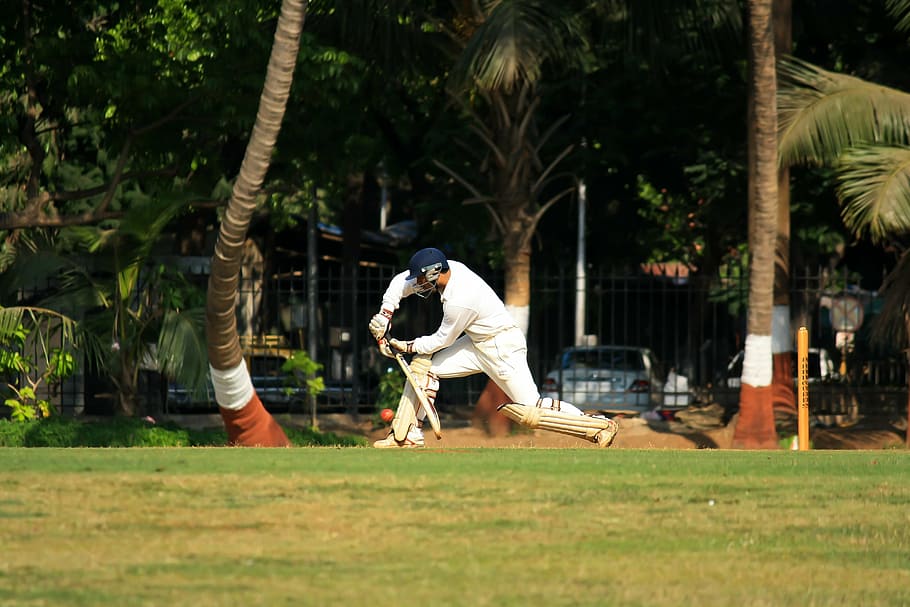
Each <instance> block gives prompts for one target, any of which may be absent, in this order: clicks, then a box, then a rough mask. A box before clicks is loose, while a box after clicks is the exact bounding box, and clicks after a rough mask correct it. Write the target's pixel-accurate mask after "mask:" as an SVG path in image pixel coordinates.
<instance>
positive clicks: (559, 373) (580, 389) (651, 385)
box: [541, 346, 663, 413]
mask: <svg viewBox="0 0 910 607" xmlns="http://www.w3.org/2000/svg"><path fill="white" fill-rule="evenodd" d="M554 366H555V367H556V368H555V369H554V370H552V371H550V372H549V373H547V376H546V378H545V379H544V381H543V386H542V387H541V396H544V397H549V398H555V399H559V400H565V401H568V402H570V403H572V404H573V405H575V406H576V407H578V408H579V409H582V410H585V411H591V410H598V411H604V412H614V411H615V412H632V413H641V412H644V411H650V410H652V409H655V408H659V407H660V406H661V405H662V389H663V382H662V381H661V378H660V376H659V370H658V364H657V362H656V359H655V357H654V354H653V353H652V352H651V350H649V349H647V348H635V347H629V346H575V347H571V348H566V349H565V350H563V351H562V352H561V353H560V355H559V356H558V358H557V361H556V365H554Z"/></svg>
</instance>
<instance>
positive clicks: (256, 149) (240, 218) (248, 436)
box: [206, 0, 307, 447]
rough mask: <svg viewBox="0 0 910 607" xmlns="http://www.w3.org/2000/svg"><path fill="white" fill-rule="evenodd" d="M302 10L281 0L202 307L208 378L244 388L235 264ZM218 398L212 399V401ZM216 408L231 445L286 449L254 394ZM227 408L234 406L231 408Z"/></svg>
mask: <svg viewBox="0 0 910 607" xmlns="http://www.w3.org/2000/svg"><path fill="white" fill-rule="evenodd" d="M306 8H307V3H306V1H305V0H282V3H281V14H280V15H279V17H278V25H277V28H276V30H275V41H274V44H273V46H272V54H271V57H270V59H269V65H268V69H267V70H266V76H265V84H264V86H263V90H262V97H261V99H260V103H259V112H258V113H257V115H256V122H255V124H254V125H253V132H252V134H251V135H250V140H249V143H248V144H247V148H246V153H245V154H244V157H243V163H242V164H241V166H240V174H239V175H238V176H237V180H236V181H235V183H234V188H233V191H232V192H231V199H230V201H229V202H228V206H227V209H226V210H225V213H224V218H223V219H222V221H221V227H220V230H219V233H218V241H217V242H216V244H215V254H214V255H213V256H212V266H211V275H210V278H209V290H208V297H207V301H206V330H207V340H208V341H207V346H208V355H209V364H210V365H211V367H212V369H213V372H214V371H227V370H232V369H238V370H240V372H241V373H245V374H246V380H247V382H248V381H249V370H248V369H247V368H246V365H245V363H244V360H243V352H242V350H241V348H240V338H239V336H238V334H237V315H236V303H235V302H236V297H237V285H238V282H239V278H240V260H241V257H242V254H243V244H244V242H245V240H246V234H247V231H248V229H249V225H250V219H251V217H252V215H253V212H254V211H255V209H256V205H257V202H258V200H257V194H258V193H259V189H260V188H261V186H262V182H263V180H264V179H265V174H266V172H267V171H268V168H269V162H270V158H271V155H272V151H273V149H274V147H275V142H276V140H277V139H278V134H279V132H280V131H281V121H282V119H283V118H284V112H285V108H286V105H287V99H288V96H289V95H290V90H291V84H292V82H293V79H294V68H295V67H296V65H297V54H298V52H299V49H300V35H301V32H302V31H303V22H304V18H305V16H306ZM218 396H219V395H218V394H217V393H216V398H217V397H218ZM218 404H219V410H220V411H221V417H222V420H223V421H224V425H225V429H226V430H227V432H228V440H229V442H230V443H231V444H235V445H239V446H263V447H280V446H287V445H288V444H289V443H288V439H287V436H286V435H285V433H284V431H283V430H282V429H281V427H280V426H279V425H278V424H277V422H275V420H274V418H272V416H271V415H270V414H269V413H268V411H266V410H265V408H264V407H263V406H262V402H261V401H260V400H259V397H258V396H257V395H256V394H255V393H254V394H253V396H252V397H251V398H250V400H249V401H248V402H246V403H243V404H242V405H241V406H240V408H229V407H226V406H225V405H228V404H229V403H226V402H219V403H218ZM233 404H235V403H231V405H233Z"/></svg>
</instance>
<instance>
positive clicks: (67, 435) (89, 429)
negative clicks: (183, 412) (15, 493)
mask: <svg viewBox="0 0 910 607" xmlns="http://www.w3.org/2000/svg"><path fill="white" fill-rule="evenodd" d="M285 432H286V433H287V435H288V439H289V440H290V441H291V444H292V445H294V446H295V447H308V446H323V445H325V446H332V445H339V446H345V447H356V446H363V445H366V439H364V438H362V437H349V436H339V435H336V434H333V433H331V432H326V433H322V432H318V431H316V430H313V429H312V428H298V427H288V428H285ZM226 444H227V432H225V431H224V429H223V428H210V429H203V430H195V429H188V428H181V427H180V426H178V425H177V424H175V423H174V422H164V423H161V424H156V423H154V422H150V421H147V420H144V419H138V418H134V417H114V418H110V419H105V420H100V421H90V422H89V421H83V420H77V419H72V418H62V417H51V418H47V419H34V420H27V421H24V422H13V421H10V420H0V447H223V446H224V445H226Z"/></svg>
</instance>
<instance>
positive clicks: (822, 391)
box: [52, 263, 906, 413]
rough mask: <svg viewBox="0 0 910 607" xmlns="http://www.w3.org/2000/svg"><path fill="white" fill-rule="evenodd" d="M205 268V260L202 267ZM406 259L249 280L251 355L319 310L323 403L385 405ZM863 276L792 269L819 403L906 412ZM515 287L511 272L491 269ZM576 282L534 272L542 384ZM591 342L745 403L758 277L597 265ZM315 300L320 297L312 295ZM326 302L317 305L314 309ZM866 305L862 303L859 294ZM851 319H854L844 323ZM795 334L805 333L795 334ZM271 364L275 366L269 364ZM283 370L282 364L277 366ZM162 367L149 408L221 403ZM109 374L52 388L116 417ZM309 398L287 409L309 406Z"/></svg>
mask: <svg viewBox="0 0 910 607" xmlns="http://www.w3.org/2000/svg"><path fill="white" fill-rule="evenodd" d="M200 271H201V272H204V271H205V268H204V267H203V268H201V269H200ZM398 271H400V268H393V267H388V266H380V265H371V266H361V267H358V268H357V269H356V270H354V271H353V272H351V273H346V272H345V271H343V269H342V267H341V266H340V265H339V264H337V263H331V264H323V265H322V266H321V267H320V268H319V273H318V278H317V280H316V281H315V287H316V288H315V292H314V293H312V294H311V293H310V289H309V288H308V284H309V281H308V280H307V276H306V272H305V271H299V270H297V269H294V268H288V269H285V268H281V269H278V270H276V271H274V272H273V273H272V274H271V275H270V276H267V277H264V278H263V279H262V280H261V281H256V282H253V283H245V284H244V285H243V286H244V287H245V288H243V289H242V291H241V293H240V294H239V300H238V302H239V303H238V327H239V328H240V331H241V337H242V340H243V343H244V345H245V348H246V351H247V354H248V356H250V357H254V356H261V357H263V358H262V360H260V361H258V364H259V366H260V367H262V366H263V364H273V365H274V366H275V367H278V366H279V365H280V361H281V356H282V355H283V354H284V353H287V352H290V351H293V350H297V349H303V350H309V349H310V339H309V336H310V334H311V331H310V327H309V320H308V319H309V318H310V317H314V318H315V319H316V322H315V324H316V326H315V327H314V331H312V333H313V334H314V336H315V359H316V360H317V361H318V362H320V363H321V364H322V365H323V366H324V369H323V377H324V379H325V382H326V385H327V390H326V392H325V393H324V394H323V395H321V396H320V397H319V399H317V404H318V407H319V411H321V412H339V411H345V412H369V411H373V410H374V406H375V405H374V403H375V402H376V399H377V393H378V386H379V382H380V378H381V377H382V376H383V375H384V374H385V373H388V372H396V368H395V366H394V365H392V364H391V362H392V361H390V360H389V359H387V358H384V357H383V356H381V355H380V354H379V352H378V351H377V349H376V345H375V342H374V341H373V339H372V337H371V336H370V334H369V331H368V330H367V323H368V322H369V319H370V317H371V316H372V315H373V314H374V313H375V312H376V311H377V310H378V308H379V304H380V302H381V299H382V294H383V292H384V290H385V288H386V286H387V285H388V282H389V281H390V280H391V278H392V277H393V276H394V275H395V274H396V273H397V272H398ZM847 276H849V273H848V272H847V271H843V273H837V274H835V275H831V274H830V273H828V272H826V271H825V270H823V269H814V270H811V271H809V270H801V271H799V272H797V273H794V275H793V277H792V284H791V291H790V304H791V311H792V317H793V323H792V326H793V330H794V332H795V330H796V328H797V327H799V326H806V327H807V328H808V329H809V335H810V341H811V345H812V346H813V347H817V348H823V349H826V350H827V351H828V352H829V353H830V356H831V359H832V361H833V364H834V365H835V368H836V369H837V371H838V372H839V374H841V376H840V377H839V379H837V380H836V381H834V380H832V381H830V382H828V383H827V384H825V385H824V386H822V385H819V386H815V387H814V390H815V392H816V393H817V394H819V396H818V401H817V402H818V403H819V406H821V407H822V408H823V409H830V410H832V411H841V410H843V411H850V410H852V411H855V410H856V409H857V408H864V410H866V411H870V412H871V411H874V412H882V411H889V410H896V411H905V410H906V405H905V403H906V363H905V360H904V357H903V356H902V355H901V354H900V353H899V352H888V351H882V350H880V349H876V348H874V347H872V345H871V344H870V342H869V340H868V327H869V325H870V324H871V322H872V319H873V317H874V316H875V313H876V311H877V310H879V309H880V304H881V301H880V298H878V297H877V296H876V294H875V293H871V292H864V291H860V290H858V289H854V288H847V287H846V285H847V280H846V278H847ZM487 278H488V281H489V282H490V284H491V285H492V286H493V288H494V289H495V290H497V291H498V292H500V293H502V289H501V286H502V284H501V283H502V280H501V276H500V275H496V274H491V275H489V276H487ZM578 293H579V288H578V286H577V281H576V277H575V276H574V275H573V274H569V273H559V274H555V275H541V274H533V275H532V277H531V306H530V316H529V326H528V359H529V365H530V367H531V370H532V372H533V373H534V375H535V378H537V380H538V382H541V381H542V378H543V377H545V375H546V374H547V372H548V371H550V370H551V369H553V368H554V367H555V364H556V363H555V361H556V359H557V357H558V356H559V354H560V352H561V351H562V350H563V349H564V348H566V347H568V346H571V345H573V342H574V341H575V337H574V336H575V334H576V327H575V302H576V297H577V295H578ZM584 293H585V294H586V297H585V300H586V306H585V308H586V319H585V327H584V333H585V334H586V335H587V336H589V337H587V339H588V340H589V341H591V342H596V343H599V344H612V345H624V346H637V347H646V348H649V349H650V350H652V351H653V352H654V353H655V355H656V357H657V359H658V360H659V361H660V371H661V373H663V374H666V373H667V372H668V371H669V370H670V369H673V370H674V371H675V372H676V373H679V374H682V375H684V376H686V377H687V378H688V384H689V387H690V389H691V392H692V394H693V396H694V397H695V398H696V399H697V400H701V401H706V402H722V403H725V404H732V405H735V403H736V401H737V400H738V389H737V388H735V387H731V385H730V383H731V382H728V381H727V380H728V377H729V376H730V374H731V373H732V372H733V371H731V370H730V369H728V365H729V363H730V361H731V359H732V358H733V357H734V356H735V355H736V353H737V352H738V351H740V350H741V349H742V347H743V342H744V340H745V334H746V309H747V306H746V303H747V295H748V280H747V279H746V278H745V272H744V271H743V269H742V268H739V267H728V268H725V269H724V271H721V272H718V273H715V274H713V275H711V276H703V275H697V274H689V273H688V272H686V271H685V270H684V269H681V270H667V269H666V268H657V269H655V268H650V267H648V268H642V267H637V268H633V269H626V270H612V269H609V270H608V269H593V270H589V271H588V272H587V277H586V281H585V286H584ZM311 295H312V297H311ZM311 301H314V302H315V308H316V309H315V311H314V312H315V313H314V314H311V313H310V310H309V309H308V305H309V304H310V302H311ZM844 301H849V302H852V305H859V306H860V307H861V309H862V311H863V313H864V319H863V321H862V324H861V326H859V327H856V328H855V330H853V331H843V330H839V329H843V328H844V327H843V326H841V325H842V324H843V319H842V318H841V317H840V316H843V315H840V316H839V315H838V313H837V312H838V306H839V305H842V302H844ZM857 302H858V303H857ZM440 320H441V306H440V304H439V301H438V299H436V298H435V296H434V297H431V298H430V299H429V300H422V299H420V298H417V297H411V298H407V299H405V300H403V301H402V303H401V308H400V309H399V310H398V312H397V313H396V314H395V316H394V319H393V326H392V334H393V335H394V336H396V337H400V338H411V337H416V336H419V335H423V334H426V333H430V332H432V331H434V330H435V328H436V327H437V326H438V324H439V322H440ZM839 323H840V324H839ZM794 341H795V340H794ZM266 360H269V361H271V362H270V363H265V362H263V361H266ZM264 373H266V374H270V375H272V376H274V375H276V374H278V373H280V371H279V370H278V369H277V368H275V369H271V370H269V369H265V371H264ZM485 385H486V378H485V377H483V376H475V377H470V378H465V379H458V380H446V381H445V382H444V383H443V386H442V389H441V390H440V393H439V400H438V406H439V408H440V410H441V411H443V412H446V411H454V410H455V409H457V408H460V407H464V408H469V407H471V406H472V405H473V403H474V402H475V401H476V400H477V397H478V396H479V394H480V392H481V391H482V390H483V388H484V386H485ZM168 387H169V386H168V383H167V382H166V381H164V380H163V379H162V378H161V377H159V376H157V374H155V373H154V372H152V371H149V372H146V373H144V375H143V390H144V399H145V402H146V404H147V406H146V408H147V410H149V411H159V412H160V411H163V412H187V411H189V410H193V411H205V410H210V411H214V410H215V408H214V405H213V404H211V403H208V404H206V403H186V402H178V401H176V400H174V399H173V398H172V393H173V386H171V390H169V389H168ZM103 392H104V388H103V386H101V385H100V384H98V380H97V378H90V377H86V376H84V375H78V376H77V377H75V378H73V379H71V380H69V381H68V382H67V383H66V384H65V385H64V386H62V387H61V389H60V390H59V392H58V393H57V394H54V395H53V396H52V399H53V402H54V403H56V404H57V405H58V407H59V408H60V409H61V410H63V411H64V412H69V413H82V412H89V413H91V412H103V411H104V405H103V403H102V404H99V401H98V399H99V398H100V397H99V394H102V393H103ZM304 401H305V399H303V398H301V399H290V400H288V401H286V402H284V403H281V406H282V407H284V408H285V409H286V410H293V409H294V408H298V409H299V412H305V411H306V410H307V409H306V405H305V403H304Z"/></svg>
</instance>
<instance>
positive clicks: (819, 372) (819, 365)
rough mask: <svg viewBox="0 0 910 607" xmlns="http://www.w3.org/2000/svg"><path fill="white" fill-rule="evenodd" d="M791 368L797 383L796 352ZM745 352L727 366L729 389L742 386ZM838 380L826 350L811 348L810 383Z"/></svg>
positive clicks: (734, 357) (793, 354) (725, 380)
mask: <svg viewBox="0 0 910 607" xmlns="http://www.w3.org/2000/svg"><path fill="white" fill-rule="evenodd" d="M790 356H791V368H792V369H793V381H794V382H795V381H796V374H797V373H798V372H799V368H798V366H797V364H796V363H797V361H796V352H790ZM744 357H745V351H744V350H740V351H739V352H737V353H736V354H735V355H734V356H733V358H731V359H730V362H729V363H728V364H727V374H726V378H725V379H724V384H725V385H726V386H727V387H728V388H739V387H740V385H741V384H742V380H741V378H742V374H743V358H744ZM836 379H837V373H836V372H835V370H834V360H832V358H831V355H830V354H829V353H828V350H826V349H825V348H809V383H810V384H814V383H822V382H829V381H834V380H836Z"/></svg>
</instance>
